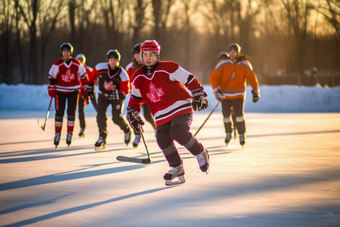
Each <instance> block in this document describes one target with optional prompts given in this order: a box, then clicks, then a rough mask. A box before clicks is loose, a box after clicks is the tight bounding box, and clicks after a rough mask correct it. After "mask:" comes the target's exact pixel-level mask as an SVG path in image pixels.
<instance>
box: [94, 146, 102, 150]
mask: <svg viewBox="0 0 340 227" xmlns="http://www.w3.org/2000/svg"><path fill="white" fill-rule="evenodd" d="M104 149H105V146H100V147H94V150H95V151H101V150H104Z"/></svg>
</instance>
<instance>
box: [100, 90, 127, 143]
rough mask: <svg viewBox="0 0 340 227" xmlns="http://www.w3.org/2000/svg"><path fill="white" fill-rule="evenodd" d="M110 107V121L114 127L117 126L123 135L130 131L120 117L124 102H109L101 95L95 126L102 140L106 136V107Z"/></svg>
mask: <svg viewBox="0 0 340 227" xmlns="http://www.w3.org/2000/svg"><path fill="white" fill-rule="evenodd" d="M109 105H111V108H112V121H113V123H115V124H116V125H118V126H119V128H120V129H121V130H123V131H124V132H125V133H127V132H129V131H130V127H129V125H128V124H127V122H126V121H125V119H124V118H123V117H122V116H121V114H122V112H123V111H122V110H123V106H124V100H109V99H107V98H105V97H103V96H102V95H99V97H98V105H97V124H98V129H99V136H101V137H103V138H104V139H105V138H106V136H107V131H106V128H107V123H106V122H107V118H106V110H107V107H108V106H109Z"/></svg>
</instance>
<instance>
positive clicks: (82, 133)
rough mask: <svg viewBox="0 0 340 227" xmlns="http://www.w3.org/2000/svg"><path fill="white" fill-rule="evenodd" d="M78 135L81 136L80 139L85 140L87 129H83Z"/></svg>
mask: <svg viewBox="0 0 340 227" xmlns="http://www.w3.org/2000/svg"><path fill="white" fill-rule="evenodd" d="M78 135H79V138H84V137H85V129H84V128H81V129H80V132H79V134H78Z"/></svg>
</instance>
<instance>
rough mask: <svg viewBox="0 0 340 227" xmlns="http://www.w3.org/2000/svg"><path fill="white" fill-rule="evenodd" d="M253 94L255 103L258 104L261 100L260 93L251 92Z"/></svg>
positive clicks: (254, 90)
mask: <svg viewBox="0 0 340 227" xmlns="http://www.w3.org/2000/svg"><path fill="white" fill-rule="evenodd" d="M251 93H252V94H253V102H257V101H259V99H260V92H259V90H257V89H253V90H251Z"/></svg>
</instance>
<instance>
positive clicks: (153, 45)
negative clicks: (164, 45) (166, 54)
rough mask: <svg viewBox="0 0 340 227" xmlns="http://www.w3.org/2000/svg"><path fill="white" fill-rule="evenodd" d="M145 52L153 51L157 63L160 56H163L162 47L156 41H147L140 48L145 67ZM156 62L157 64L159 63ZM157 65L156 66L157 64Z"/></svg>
mask: <svg viewBox="0 0 340 227" xmlns="http://www.w3.org/2000/svg"><path fill="white" fill-rule="evenodd" d="M144 51H153V52H155V55H156V57H157V62H158V61H159V58H160V54H161V46H160V45H159V44H158V42H157V41H156V40H145V41H144V42H143V44H142V45H141V47H140V59H141V62H142V64H143V65H145V62H144V59H143V52H144ZM157 62H156V63H157ZM156 63H155V64H156Z"/></svg>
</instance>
